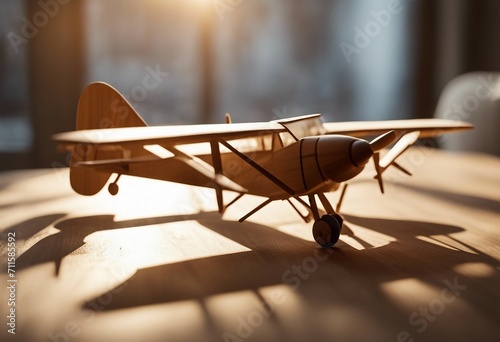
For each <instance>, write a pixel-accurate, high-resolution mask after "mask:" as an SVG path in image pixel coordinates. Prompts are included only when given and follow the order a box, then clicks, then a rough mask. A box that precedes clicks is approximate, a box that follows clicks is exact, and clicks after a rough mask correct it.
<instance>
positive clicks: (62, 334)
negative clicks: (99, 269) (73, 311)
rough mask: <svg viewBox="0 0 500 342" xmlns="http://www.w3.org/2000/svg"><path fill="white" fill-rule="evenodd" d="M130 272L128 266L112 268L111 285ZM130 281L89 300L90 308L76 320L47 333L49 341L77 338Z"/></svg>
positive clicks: (58, 341) (67, 340)
mask: <svg viewBox="0 0 500 342" xmlns="http://www.w3.org/2000/svg"><path fill="white" fill-rule="evenodd" d="M129 274H130V272H129V270H128V269H127V268H126V267H122V268H119V269H117V268H111V269H110V275H111V277H110V278H109V287H114V285H115V283H116V281H121V280H122V279H124V277H125V276H128V275H129ZM127 285H128V281H125V282H124V283H122V284H121V285H120V286H118V287H114V288H113V290H111V291H109V292H107V293H105V294H103V295H101V296H99V297H97V298H95V299H94V300H93V301H91V302H88V303H87V304H86V307H87V308H89V309H86V310H83V311H81V313H80V314H79V316H80V317H77V319H76V320H70V321H68V322H66V324H65V325H64V327H63V328H62V329H61V330H59V331H55V332H50V333H48V334H47V337H48V338H49V341H52V342H69V341H71V339H72V338H76V337H77V336H78V335H80V334H81V333H82V331H83V329H84V328H85V326H86V325H88V324H90V323H91V322H92V321H93V320H94V319H95V315H96V312H101V311H103V310H104V309H105V307H106V306H108V305H109V304H111V302H112V301H113V299H114V297H115V295H117V294H119V293H120V292H122V291H123V290H124V289H125V287H127Z"/></svg>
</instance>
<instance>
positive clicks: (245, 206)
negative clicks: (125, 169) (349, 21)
mask: <svg viewBox="0 0 500 342" xmlns="http://www.w3.org/2000/svg"><path fill="white" fill-rule="evenodd" d="M402 159H403V160H402V161H401V163H402V164H403V165H405V166H406V167H408V168H409V169H411V170H413V171H414V176H413V177H405V176H400V175H399V174H398V172H397V170H388V171H387V172H386V173H385V174H384V176H385V180H386V194H385V195H382V194H380V193H379V192H378V186H377V183H376V181H375V180H373V179H372V176H373V170H370V169H368V170H365V172H364V173H363V174H362V176H361V177H360V178H359V179H358V180H357V181H355V182H352V183H351V184H350V186H349V190H348V192H347V195H346V198H345V200H344V204H343V208H342V211H341V213H342V215H343V216H344V217H345V224H344V227H343V235H342V236H341V238H340V240H341V241H340V242H339V243H338V245H337V246H336V247H335V248H334V249H332V250H329V251H325V250H322V249H320V248H318V246H317V245H316V243H315V242H314V240H313V239H312V235H311V224H306V223H304V222H303V221H302V220H301V219H300V218H299V217H298V215H297V214H296V213H295V212H294V211H293V209H292V208H291V207H290V206H289V205H288V204H287V203H286V202H274V203H272V204H270V205H269V206H268V207H266V208H264V209H263V210H262V211H260V212H259V213H257V214H256V215H254V216H252V217H251V218H250V219H249V220H248V221H247V222H245V223H238V222H237V219H238V218H239V217H241V216H243V215H244V214H245V213H246V212H247V211H249V210H250V209H252V208H253V207H255V206H256V205H257V204H259V203H260V201H262V199H260V198H256V197H251V196H246V197H244V198H243V199H242V200H240V201H239V202H237V203H236V204H235V205H234V206H232V207H230V208H229V209H228V211H227V212H226V213H225V214H224V215H223V216H222V217H221V216H220V215H219V214H218V213H217V212H216V203H215V196H214V193H213V191H209V190H204V189H199V188H194V187H189V186H184V185H178V184H172V183H167V182H160V181H153V180H146V179H139V178H132V177H126V176H124V177H122V179H121V180H120V193H119V194H118V195H117V196H115V197H112V196H110V195H109V194H108V193H107V192H106V191H103V192H101V193H99V194H98V195H97V196H94V197H84V196H80V195H77V194H75V193H74V192H73V191H72V190H71V188H70V186H69V180H68V170H67V169H65V168H61V169H53V170H50V169H49V170H27V171H16V172H7V173H3V174H0V231H1V232H2V243H1V245H0V259H1V260H0V264H1V266H2V274H1V275H0V282H1V284H2V285H1V286H0V288H1V290H0V316H1V317H3V319H2V324H1V327H2V328H1V331H0V339H1V340H2V341H4V340H6V339H7V340H13V341H120V342H123V341H407V340H408V341H409V340H412V339H413V340H414V341H445V340H446V341H499V340H500V248H499V246H500V159H498V158H495V157H491V156H486V155H479V154H449V153H445V152H441V151H436V150H428V149H422V148H413V149H411V150H410V151H409V152H408V153H407V154H406V155H405V156H404V157H403V158H402ZM231 196H234V195H232V194H230V193H228V196H227V197H228V199H229V197H231ZM338 196H339V194H338V193H331V194H329V195H328V197H329V198H330V199H331V201H332V202H333V203H336V201H337V198H338ZM228 199H227V200H228ZM7 232H15V239H16V241H15V247H16V249H17V258H16V263H15V270H16V273H15V278H9V277H8V275H7V271H6V268H7V257H8V255H7V248H8V247H7V246H8V244H7V236H8V234H7ZM12 279H15V280H17V282H16V283H15V284H16V287H15V288H16V290H15V292H14V295H15V298H13V300H14V302H15V304H16V306H15V308H16V313H15V315H16V318H15V321H16V330H15V332H16V334H15V335H12V334H10V333H8V331H7V330H8V329H9V326H8V325H7V324H6V323H8V320H9V318H7V317H6V316H8V315H9V314H10V312H9V309H10V308H11V307H9V306H8V303H9V297H8V296H9V294H10V290H8V289H7V286H9V284H12V283H9V282H8V280H12Z"/></svg>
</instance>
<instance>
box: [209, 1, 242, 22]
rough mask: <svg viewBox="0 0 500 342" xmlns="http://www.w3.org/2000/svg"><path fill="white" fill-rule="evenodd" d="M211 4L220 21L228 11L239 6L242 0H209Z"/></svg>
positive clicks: (230, 11) (232, 10)
mask: <svg viewBox="0 0 500 342" xmlns="http://www.w3.org/2000/svg"><path fill="white" fill-rule="evenodd" d="M211 1H212V6H213V8H214V10H215V13H217V16H218V17H219V19H220V20H221V21H223V20H224V17H225V16H226V15H227V14H228V13H232V12H234V10H235V9H236V8H237V7H239V6H241V4H242V3H243V2H244V0H211Z"/></svg>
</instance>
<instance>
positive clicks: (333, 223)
mask: <svg viewBox="0 0 500 342" xmlns="http://www.w3.org/2000/svg"><path fill="white" fill-rule="evenodd" d="M342 223H343V220H342V218H341V217H340V215H338V214H326V215H323V216H322V217H321V218H320V219H319V220H316V222H314V225H313V229H312V233H313V237H314V240H316V242H317V243H318V244H319V245H320V246H321V247H323V248H331V247H333V245H335V244H336V243H337V241H339V237H340V231H341V229H342Z"/></svg>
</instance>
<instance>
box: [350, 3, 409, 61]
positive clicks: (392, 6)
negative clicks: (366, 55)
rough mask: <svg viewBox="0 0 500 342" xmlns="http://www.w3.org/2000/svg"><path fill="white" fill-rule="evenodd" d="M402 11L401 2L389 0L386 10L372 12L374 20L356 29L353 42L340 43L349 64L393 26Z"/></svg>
mask: <svg viewBox="0 0 500 342" xmlns="http://www.w3.org/2000/svg"><path fill="white" fill-rule="evenodd" d="M406 1H411V0H406ZM402 11H403V5H402V4H401V0H389V1H388V2H387V8H386V9H381V10H378V11H377V10H372V11H370V16H371V17H372V19H373V20H370V21H368V22H367V23H366V24H365V25H364V26H362V27H359V26H356V27H354V38H353V42H352V43H346V42H344V41H342V42H341V43H340V49H341V50H342V54H343V55H344V57H345V59H346V60H347V62H348V63H351V62H352V55H354V54H356V55H359V54H360V53H361V51H362V50H363V49H365V48H367V47H368V46H369V45H370V43H371V42H372V41H373V40H374V39H376V38H377V37H378V36H379V35H380V34H381V33H382V32H383V31H384V29H386V28H387V27H388V26H389V25H390V24H391V22H392V19H393V17H394V16H396V15H398V14H400V13H401V12H402Z"/></svg>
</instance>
